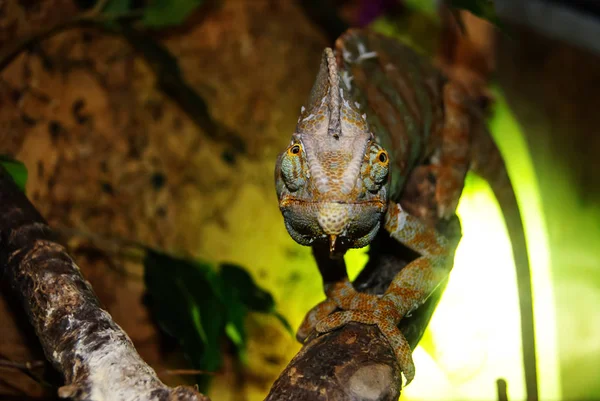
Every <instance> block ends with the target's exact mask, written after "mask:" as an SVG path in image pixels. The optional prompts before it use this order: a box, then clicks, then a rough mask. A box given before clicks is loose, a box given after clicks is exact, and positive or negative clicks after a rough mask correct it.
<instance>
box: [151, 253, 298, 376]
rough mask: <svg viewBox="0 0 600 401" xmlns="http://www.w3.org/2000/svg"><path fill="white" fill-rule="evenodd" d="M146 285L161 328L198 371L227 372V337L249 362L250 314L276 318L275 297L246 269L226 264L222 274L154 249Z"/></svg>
mask: <svg viewBox="0 0 600 401" xmlns="http://www.w3.org/2000/svg"><path fill="white" fill-rule="evenodd" d="M144 267H145V273H144V279H145V282H146V287H147V289H148V293H149V295H150V308H151V311H152V313H153V316H154V317H155V318H156V320H157V322H158V324H159V325H160V327H161V328H162V330H164V331H165V332H166V333H168V334H169V335H171V336H172V337H174V338H176V339H177V340H178V341H179V343H180V345H181V347H182V348H183V351H184V352H185V354H186V356H187V357H188V359H189V360H190V362H191V363H192V365H193V366H194V368H196V369H202V370H208V371H214V370H217V369H218V368H219V367H220V366H221V361H222V356H221V347H220V340H221V339H222V338H223V337H224V336H227V337H228V338H229V339H230V340H231V341H232V342H233V344H234V345H235V346H236V350H237V353H238V357H239V359H240V360H241V361H242V363H245V362H246V361H247V352H246V343H247V334H246V328H245V319H246V316H247V314H248V310H254V311H259V312H267V313H274V314H275V315H276V316H277V318H278V319H279V320H280V321H281V322H282V324H283V325H284V326H285V327H286V328H288V329H289V330H291V328H289V324H288V323H287V321H286V320H285V319H284V318H283V317H281V316H280V315H279V314H277V313H275V302H274V301H273V297H272V296H271V294H270V293H268V292H267V291H265V290H263V289H262V288H260V287H258V286H257V285H256V284H255V282H254V280H253V279H252V276H250V274H249V273H248V272H247V271H246V270H244V269H243V268H241V267H239V266H236V265H232V264H223V265H222V266H221V267H220V269H219V270H218V273H217V271H216V270H215V268H214V266H213V265H211V264H209V263H205V262H201V261H194V260H187V259H180V258H177V257H174V256H170V255H166V254H164V253H161V252H158V251H156V250H152V249H148V250H147V252H146V257H145V259H144Z"/></svg>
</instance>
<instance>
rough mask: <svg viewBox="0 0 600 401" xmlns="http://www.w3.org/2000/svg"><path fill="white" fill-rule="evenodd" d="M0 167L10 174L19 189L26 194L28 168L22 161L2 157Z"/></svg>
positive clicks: (0, 156) (0, 157)
mask: <svg viewBox="0 0 600 401" xmlns="http://www.w3.org/2000/svg"><path fill="white" fill-rule="evenodd" d="M0 166H2V167H4V169H5V170H6V171H7V172H8V174H9V175H10V176H11V177H12V179H13V181H14V182H15V183H16V184H17V186H18V187H19V189H20V190H21V191H23V192H25V184H26V183H27V167H25V165H24V164H23V163H21V162H20V161H17V160H14V159H13V158H11V157H9V156H6V155H0Z"/></svg>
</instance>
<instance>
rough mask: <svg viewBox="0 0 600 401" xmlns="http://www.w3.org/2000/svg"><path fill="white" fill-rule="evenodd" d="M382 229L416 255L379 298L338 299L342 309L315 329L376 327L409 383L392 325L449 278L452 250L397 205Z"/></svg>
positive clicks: (407, 362)
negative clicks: (350, 325)
mask: <svg viewBox="0 0 600 401" xmlns="http://www.w3.org/2000/svg"><path fill="white" fill-rule="evenodd" d="M385 229H386V230H387V231H388V232H389V233H390V235H391V236H392V237H393V238H394V239H396V240H398V241H399V242H401V243H403V244H405V245H406V246H408V247H409V248H411V249H413V250H414V251H416V252H418V253H419V254H420V255H421V256H420V257H418V258H417V259H415V260H413V261H412V262H411V263H409V264H408V265H406V266H405V267H404V268H403V269H402V270H400V272H399V273H398V274H397V275H396V277H395V278H394V280H393V281H392V283H391V284H390V286H389V287H388V289H387V291H386V292H385V294H384V295H383V296H382V297H377V296H372V295H368V294H363V293H358V292H356V291H354V292H353V295H351V296H344V297H342V299H341V301H342V302H341V303H342V304H343V305H341V307H342V308H343V309H346V310H344V311H342V312H336V313H333V314H331V315H329V316H328V317H326V318H325V319H323V320H320V321H319V323H318V324H317V325H316V329H317V331H318V332H321V333H325V332H328V331H331V330H334V329H336V328H338V327H340V326H342V325H345V324H347V323H349V322H359V323H363V324H376V325H377V326H378V327H379V329H380V330H381V332H382V333H383V334H384V335H385V336H386V338H387V339H388V341H389V342H390V345H391V346H392V348H393V349H394V352H395V354H396V357H397V359H398V363H399V364H400V369H401V370H402V372H403V373H404V376H405V377H406V384H408V383H410V382H411V381H412V379H413V378H414V374H415V369H414V364H413V362H412V352H411V349H410V346H409V344H408V342H407V341H406V339H405V338H404V336H403V335H402V333H401V332H400V330H399V329H398V328H397V325H398V323H399V322H400V320H401V319H402V317H403V316H405V315H407V314H408V313H410V312H411V311H413V310H415V309H416V308H417V307H419V306H420V305H422V304H423V303H424V302H425V301H426V299H427V298H428V297H429V295H430V294H431V293H432V292H433V291H434V290H435V288H436V287H437V286H438V285H439V284H440V283H441V282H442V281H443V280H444V278H446V277H447V276H448V274H449V272H450V269H451V268H452V260H451V255H452V246H451V244H450V242H449V241H448V240H447V239H446V238H445V237H444V236H443V235H442V234H440V233H438V232H437V231H436V230H435V229H433V228H431V227H429V226H427V225H425V224H424V223H423V222H422V221H420V220H419V219H418V218H416V217H414V216H411V215H409V214H408V213H406V212H405V211H404V210H402V208H401V207H400V205H399V204H395V203H391V204H390V206H389V208H388V212H387V214H386V219H385ZM406 384H405V385H406Z"/></svg>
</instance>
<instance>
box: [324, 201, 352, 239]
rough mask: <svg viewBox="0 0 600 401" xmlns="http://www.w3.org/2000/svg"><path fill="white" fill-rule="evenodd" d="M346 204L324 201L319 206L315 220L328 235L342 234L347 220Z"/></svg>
mask: <svg viewBox="0 0 600 401" xmlns="http://www.w3.org/2000/svg"><path fill="white" fill-rule="evenodd" d="M348 212H349V210H348V205H345V204H342V203H324V204H322V205H321V206H320V207H319V212H318V215H317V221H318V222H319V226H321V229H322V230H323V232H324V233H325V235H327V236H328V237H329V236H331V235H336V236H337V235H340V234H342V233H343V232H344V231H345V229H346V226H347V225H348V222H349V213H348Z"/></svg>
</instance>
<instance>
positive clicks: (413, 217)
mask: <svg viewBox="0 0 600 401" xmlns="http://www.w3.org/2000/svg"><path fill="white" fill-rule="evenodd" d="M335 50H336V52H335V54H334V52H333V51H332V50H331V49H326V50H325V52H324V53H323V59H322V63H321V68H320V70H319V73H318V76H317V79H316V82H315V85H314V87H313V89H312V91H311V94H310V97H309V100H308V102H307V104H306V107H303V108H302V111H301V115H300V118H299V119H298V125H297V128H296V132H295V133H294V134H293V136H292V141H291V144H290V146H289V147H288V149H287V150H286V151H285V152H283V153H282V154H281V156H280V157H279V159H278V162H277V166H276V171H275V178H276V187H277V194H278V197H279V204H280V208H281V211H282V213H283V216H284V220H285V223H286V227H287V229H288V231H289V233H290V235H291V236H292V237H293V238H294V239H295V240H296V241H297V242H299V243H300V244H303V245H310V246H312V247H313V251H314V255H315V258H316V260H317V264H318V266H319V269H320V271H321V273H322V274H323V279H324V287H325V293H326V294H327V299H326V300H325V301H324V302H322V303H321V304H319V305H317V306H316V307H315V308H313V310H311V311H310V312H309V314H308V315H307V317H306V318H305V320H304V322H303V324H302V326H301V327H300V329H299V331H298V338H299V339H300V340H301V341H302V340H303V339H304V338H306V337H307V336H308V334H309V333H310V332H311V331H312V330H313V329H315V328H316V330H317V331H318V332H321V333H323V332H327V331H331V330H333V329H335V328H337V327H340V326H342V325H344V324H346V323H348V322H351V321H355V322H360V323H365V324H376V325H377V326H378V327H379V329H380V330H381V332H382V333H383V334H384V335H385V336H386V338H387V339H388V341H389V342H390V344H391V346H392V348H393V349H394V352H395V354H396V356H397V358H398V362H399V364H400V368H401V370H402V371H403V373H404V375H405V377H406V379H407V383H408V382H410V381H411V380H412V378H413V377H414V365H413V362H412V357H411V349H410V347H409V345H408V343H407V341H406V340H405V338H404V337H403V335H402V334H401V332H400V331H399V330H398V328H397V326H398V323H399V322H400V320H401V319H402V318H403V317H404V316H406V315H407V314H410V313H411V312H412V311H414V310H415V309H416V308H418V307H419V306H420V305H422V304H423V303H424V302H425V301H426V300H427V298H428V297H429V296H430V295H431V293H432V292H433V291H434V290H435V289H436V287H438V285H439V284H440V283H442V282H443V281H444V280H445V279H446V278H447V276H448V274H449V272H450V270H451V269H452V264H453V260H452V259H453V255H454V248H455V246H456V243H457V242H456V241H455V240H454V239H451V238H446V237H445V236H444V235H442V234H441V233H440V232H438V231H437V230H436V228H435V226H434V224H433V223H432V221H435V220H436V219H442V220H447V219H449V218H451V217H453V216H455V212H456V206H457V204H458V200H459V198H460V195H461V192H462V188H463V185H464V179H465V176H466V173H467V171H468V170H469V169H470V168H473V169H474V170H475V171H476V172H478V173H480V174H481V175H482V176H483V177H484V178H486V179H487V180H488V181H489V182H490V184H491V186H492V188H493V189H494V191H495V193H496V195H497V197H498V198H499V202H500V204H501V206H502V207H507V208H508V209H509V210H505V215H506V217H507V223H508V227H509V233H510V234H511V239H512V241H513V251H514V253H515V257H516V262H517V264H518V267H519V268H523V269H525V270H526V272H527V277H526V279H528V274H529V273H528V263H527V253H526V248H525V240H524V237H523V233H522V226H521V221H520V217H519V212H518V209H517V207H516V201H515V199H514V194H513V192H512V188H511V186H510V182H509V180H508V176H507V175H506V170H505V168H504V164H503V162H502V158H501V157H500V154H499V152H498V150H497V148H496V147H495V146H494V144H493V141H492V140H491V138H490V137H489V135H488V133H487V131H486V130H485V125H484V122H483V120H482V118H481V116H480V114H479V113H478V112H477V109H476V108H475V107H474V106H472V105H471V104H470V100H469V99H468V98H467V96H466V94H465V92H464V91H463V90H462V89H461V87H460V85H459V84H457V83H454V82H452V81H449V80H448V79H446V78H445V77H444V76H443V75H442V74H441V73H440V72H439V71H438V70H437V69H435V68H434V67H433V66H432V65H431V64H429V62H428V61H427V60H426V59H425V58H422V57H421V56H419V55H417V54H416V53H415V52H414V51H412V50H411V49H410V48H408V47H407V46H405V45H402V44H400V43H398V42H397V41H394V40H393V39H389V38H385V37H383V36H381V35H377V34H373V33H369V32H365V31H349V32H348V33H346V34H345V35H343V36H342V37H341V38H340V39H338V41H337V42H336V49H335ZM482 162H483V163H482ZM423 178H425V179H426V180H429V181H430V182H433V183H434V185H435V193H434V198H435V202H434V203H435V205H436V208H435V209H436V210H435V213H436V215H435V216H427V215H426V214H420V213H419V212H418V211H417V210H413V209H410V210H408V209H407V210H405V209H403V208H402V207H401V206H400V201H401V199H402V196H403V194H404V193H405V192H406V191H408V190H409V189H408V188H409V187H410V188H411V191H415V188H416V190H417V191H418V188H419V185H420V183H421V181H422V179H423ZM409 211H410V212H411V213H410V214H409ZM382 229H383V230H386V231H387V232H388V233H389V234H390V235H391V237H392V238H394V239H395V240H397V241H398V242H400V243H401V244H403V245H404V246H406V247H408V248H410V249H412V250H413V251H415V252H417V253H418V254H419V255H420V256H419V257H417V258H416V259H414V260H413V261H412V262H410V263H409V264H408V265H406V266H405V267H404V268H402V269H401V270H400V271H399V273H398V274H397V275H396V276H395V278H394V279H393V281H392V283H391V284H390V286H389V288H388V289H387V291H386V292H385V294H384V295H382V296H376V295H369V294H365V293H359V292H357V291H356V290H354V288H353V287H352V284H351V283H350V282H349V281H348V278H347V276H346V274H345V266H344V262H343V254H344V252H345V251H346V250H347V249H348V248H357V247H363V246H365V245H368V244H369V243H371V242H372V241H373V240H378V237H376V235H377V233H378V232H379V231H380V230H382ZM515 231H517V233H515ZM399 246H400V245H399ZM482 264H484V261H482ZM482 268H485V266H482ZM520 278H521V281H523V275H520ZM522 305H523V304H522ZM336 309H341V310H342V311H338V312H335V313H332V312H334V311H335V310H336ZM529 309H531V305H530V300H529ZM522 313H523V312H522ZM525 318H528V319H530V320H531V317H530V316H529V315H527V316H526V317H525ZM527 345H530V344H527ZM525 346H526V344H524V348H525ZM526 358H530V356H527V357H526ZM533 368H534V369H535V361H534V366H533ZM534 374H535V370H534ZM528 382H529V378H528ZM534 383H535V377H534ZM528 390H529V386H528ZM530 395H531V394H530ZM529 398H532V397H529ZM533 398H535V397H533Z"/></svg>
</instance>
